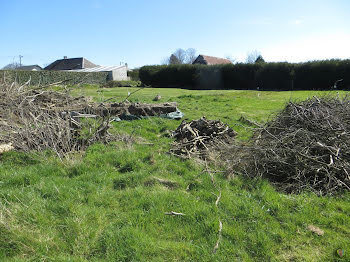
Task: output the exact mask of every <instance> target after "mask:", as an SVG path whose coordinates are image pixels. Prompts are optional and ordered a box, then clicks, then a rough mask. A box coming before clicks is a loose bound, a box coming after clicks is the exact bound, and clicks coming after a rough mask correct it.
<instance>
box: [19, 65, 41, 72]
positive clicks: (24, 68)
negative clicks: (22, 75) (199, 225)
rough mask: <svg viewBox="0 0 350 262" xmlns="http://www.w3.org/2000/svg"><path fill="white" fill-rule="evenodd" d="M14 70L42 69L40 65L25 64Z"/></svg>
mask: <svg viewBox="0 0 350 262" xmlns="http://www.w3.org/2000/svg"><path fill="white" fill-rule="evenodd" d="M16 70H24V71H40V70H42V68H41V66H38V65H27V66H19V67H17V68H16Z"/></svg>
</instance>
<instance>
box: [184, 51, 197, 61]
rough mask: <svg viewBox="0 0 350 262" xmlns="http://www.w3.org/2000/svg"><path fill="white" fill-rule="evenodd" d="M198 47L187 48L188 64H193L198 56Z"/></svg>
mask: <svg viewBox="0 0 350 262" xmlns="http://www.w3.org/2000/svg"><path fill="white" fill-rule="evenodd" d="M196 53H197V52H196V49H194V48H188V49H187V50H186V64H192V63H193V62H194V60H196V58H197V54H196Z"/></svg>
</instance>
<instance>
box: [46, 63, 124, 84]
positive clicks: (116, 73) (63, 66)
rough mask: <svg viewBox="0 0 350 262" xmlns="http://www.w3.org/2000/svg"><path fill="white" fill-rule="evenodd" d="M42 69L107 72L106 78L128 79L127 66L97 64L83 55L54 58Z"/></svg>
mask: <svg viewBox="0 0 350 262" xmlns="http://www.w3.org/2000/svg"><path fill="white" fill-rule="evenodd" d="M44 70H64V71H73V72H87V73H89V72H108V76H107V80H108V81H109V80H117V81H118V80H128V66H127V64H125V65H120V66H99V65H95V64H94V63H92V62H90V61H89V60H87V59H86V58H84V57H78V58H67V57H64V58H63V59H59V60H56V61H55V62H53V63H51V64H50V65H48V66H47V67H45V68H44Z"/></svg>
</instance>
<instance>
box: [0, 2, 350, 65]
mask: <svg viewBox="0 0 350 262" xmlns="http://www.w3.org/2000/svg"><path fill="white" fill-rule="evenodd" d="M0 32H1V41H0V68H1V67H3V66H5V65H6V64H8V63H11V62H13V61H15V62H18V61H19V58H18V55H23V58H22V63H23V64H27V65H28V64H39V65H43V64H48V63H51V62H53V61H54V60H56V59H60V58H63V56H68V57H85V58H87V59H88V60H90V61H92V62H94V63H96V64H99V65H118V64H120V62H127V63H128V64H129V66H130V67H131V68H133V67H138V66H142V65H146V64H159V63H160V62H161V61H162V60H163V59H164V58H165V57H167V56H169V55H170V54H171V53H172V52H174V51H175V50H176V49H177V48H183V49H187V48H195V49H196V51H197V53H200V54H205V55H212V56H218V57H226V56H231V57H232V58H235V59H236V60H237V61H244V60H245V58H246V56H247V53H248V52H251V51H254V50H258V51H259V52H260V53H261V54H262V56H263V57H264V59H265V60H266V61H289V62H301V61H308V60H318V59H330V58H342V59H345V58H350V1H349V0H329V1H325V0H317V1H316V0H303V1H300V0H278V1H277V0H245V1H244V0H176V1H174V0H172V1H168V0H147V1H146V0H145V1H141V0H128V1H125V0H124V1H120V0H59V1H58V0H57V1H56V0H0Z"/></svg>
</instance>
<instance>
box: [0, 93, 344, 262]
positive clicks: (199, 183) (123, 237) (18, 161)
mask: <svg viewBox="0 0 350 262" xmlns="http://www.w3.org/2000/svg"><path fill="white" fill-rule="evenodd" d="M134 90H136V89H133V88H113V89H99V88H98V87H96V86H82V87H79V88H75V89H74V90H73V94H74V95H86V96H91V97H92V98H93V99H95V100H97V101H103V100H106V99H108V98H112V97H114V98H115V101H121V100H123V99H124V98H125V97H126V96H127V92H132V91H134ZM157 94H160V95H161V96H162V100H161V101H160V102H165V101H176V102H178V107H179V109H180V110H181V111H182V112H183V113H185V119H188V120H192V119H197V118H199V117H201V116H206V117H207V118H209V119H220V120H222V121H223V122H225V123H227V124H229V125H230V126H231V127H233V128H234V129H235V130H236V131H237V132H239V137H238V139H240V140H245V139H247V138H248V137H249V134H250V132H249V130H248V129H246V128H244V123H241V122H240V121H239V118H240V117H241V116H244V117H246V118H249V119H251V120H254V121H256V122H260V123H264V122H265V121H267V120H268V119H269V117H272V116H273V115H274V114H276V113H277V112H278V110H280V109H281V108H282V107H283V105H284V104H285V103H286V102H287V101H289V100H302V99H306V98H307V97H310V96H313V95H324V94H330V92H313V91H297V92H260V93H258V92H256V91H217V90H211V91H191V90H181V89H151V88H149V89H148V88H147V89H142V90H140V91H138V92H137V93H135V94H133V95H132V96H131V97H130V100H131V101H134V102H136V101H139V102H151V101H152V98H153V97H154V96H155V95H157ZM331 94H333V95H335V93H331ZM342 94H344V93H342V92H341V95H342ZM179 124H180V122H179V121H176V120H166V119H159V118H150V119H144V120H137V121H131V122H127V121H122V122H116V123H113V132H116V133H120V134H129V135H132V136H133V137H135V141H134V142H133V143H128V142H116V143H113V144H110V145H101V144H96V145H93V146H90V148H89V149H88V150H87V151H86V152H81V153H75V154H71V155H70V156H69V157H68V158H67V159H64V160H63V161H61V160H59V159H58V158H57V157H56V156H55V155H54V154H52V153H51V152H44V153H40V154H38V153H34V152H33V153H17V152H9V153H6V154H4V155H2V156H0V261H350V256H349V255H350V194H344V195H341V196H337V197H330V196H326V197H317V196H315V195H313V194H311V193H307V192H305V193H303V194H300V195H287V194H283V193H279V192H277V191H276V190H275V189H274V188H273V187H272V186H271V185H270V184H269V183H268V182H267V181H265V180H258V179H257V180H252V179H248V178H244V177H240V176H239V175H236V176H234V178H232V179H227V178H225V175H224V174H223V173H220V172H218V173H215V174H214V176H215V180H216V182H217V186H218V187H220V188H221V192H222V196H221V200H220V203H219V205H218V207H216V206H215V201H216V199H217V194H218V192H217V190H216V188H214V186H213V184H212V181H211V178H210V175H209V174H208V173H206V172H205V168H204V166H202V165H201V163H199V162H198V161H193V160H181V159H179V158H177V157H174V156H171V155H169V154H167V151H168V150H169V148H170V143H171V142H172V138H169V137H168V136H167V130H174V129H175V128H176V127H177V126H178V125H179ZM219 171H221V170H219ZM155 178H161V179H168V180H171V181H174V182H175V183H174V186H170V187H166V186H164V185H162V184H160V183H158V182H157V180H156V179H155ZM171 211H175V212H181V213H184V214H185V215H184V216H167V215H165V212H171ZM219 220H221V221H222V225H223V226H222V238H221V242H220V244H219V248H218V250H217V252H216V253H213V249H214V246H215V244H216V242H217V240H218V231H219ZM308 225H314V226H316V227H319V228H321V229H322V230H323V231H324V235H323V236H319V235H317V234H315V233H313V232H311V231H309V230H308V229H307V227H308ZM339 248H342V249H344V250H345V256H344V257H342V258H340V257H339V256H337V254H336V250H337V249H339Z"/></svg>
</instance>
